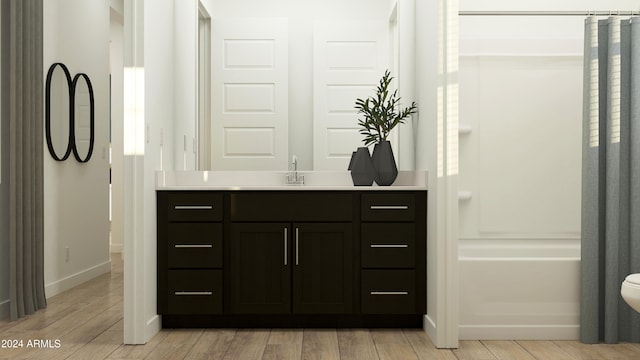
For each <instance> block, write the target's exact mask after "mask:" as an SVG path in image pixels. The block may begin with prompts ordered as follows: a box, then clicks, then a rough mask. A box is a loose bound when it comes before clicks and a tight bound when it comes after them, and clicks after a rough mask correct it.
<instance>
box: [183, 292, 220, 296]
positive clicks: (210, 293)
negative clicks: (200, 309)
mask: <svg viewBox="0 0 640 360" xmlns="http://www.w3.org/2000/svg"><path fill="white" fill-rule="evenodd" d="M174 294H175V295H176V296H202V295H206V296H210V295H213V291H176V292H174Z"/></svg>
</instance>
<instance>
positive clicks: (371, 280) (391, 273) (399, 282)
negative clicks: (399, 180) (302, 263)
mask: <svg viewBox="0 0 640 360" xmlns="http://www.w3.org/2000/svg"><path fill="white" fill-rule="evenodd" d="M425 200H426V195H425V198H422V196H420V193H417V194H413V193H366V194H363V195H362V201H361V213H362V222H361V230H362V234H361V240H360V244H361V255H362V264H361V265H362V268H361V275H362V277H361V285H360V291H361V301H362V306H361V311H362V313H363V314H418V313H424V312H425V309H426V300H425V298H426V290H425V288H426V286H425V284H426V271H425V266H426V264H425V259H426V249H425V241H424V239H425V237H426V226H425V225H424V221H426V216H423V214H425V213H426V209H425V206H426V203H425Z"/></svg>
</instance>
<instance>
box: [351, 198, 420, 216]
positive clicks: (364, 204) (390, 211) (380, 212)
mask: <svg viewBox="0 0 640 360" xmlns="http://www.w3.org/2000/svg"><path fill="white" fill-rule="evenodd" d="M415 204H416V199H415V195H413V194H404V193H394V194H362V201H361V211H362V221H414V220H415Z"/></svg>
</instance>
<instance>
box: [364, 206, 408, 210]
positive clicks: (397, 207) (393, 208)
mask: <svg viewBox="0 0 640 360" xmlns="http://www.w3.org/2000/svg"><path fill="white" fill-rule="evenodd" d="M371 210H409V207H408V206H407V205H371Z"/></svg>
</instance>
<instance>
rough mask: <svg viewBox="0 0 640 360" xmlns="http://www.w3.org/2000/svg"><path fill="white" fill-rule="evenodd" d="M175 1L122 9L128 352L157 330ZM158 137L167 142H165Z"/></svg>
mask: <svg viewBox="0 0 640 360" xmlns="http://www.w3.org/2000/svg"><path fill="white" fill-rule="evenodd" d="M174 6H175V4H174V0H162V1H160V0H154V1H146V2H145V1H143V0H130V1H126V2H125V44H124V55H125V60H124V65H125V130H124V131H125V153H124V156H125V159H124V163H125V199H126V204H125V244H124V246H125V250H124V251H125V252H124V255H125V325H124V336H125V338H124V341H125V343H127V344H144V343H146V342H147V341H148V340H149V339H150V338H151V337H152V336H153V335H155V334H156V333H157V332H158V331H159V329H160V318H159V316H158V315H157V311H156V256H155V254H156V240H157V239H156V192H155V172H156V171H157V170H160V169H166V170H171V169H174V161H173V160H174V159H173V156H172V154H173V153H174V151H173V148H172V146H173V141H171V140H168V139H171V137H172V134H173V132H174V123H177V122H176V121H175V117H174V112H175V108H176V106H175V100H174V99H175V91H176V90H175V86H176V84H175V81H174V71H175V63H174V62H175V60H174V54H175V47H174V27H175V25H174V21H175V19H174ZM161 133H162V134H163V138H162V139H161Z"/></svg>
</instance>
